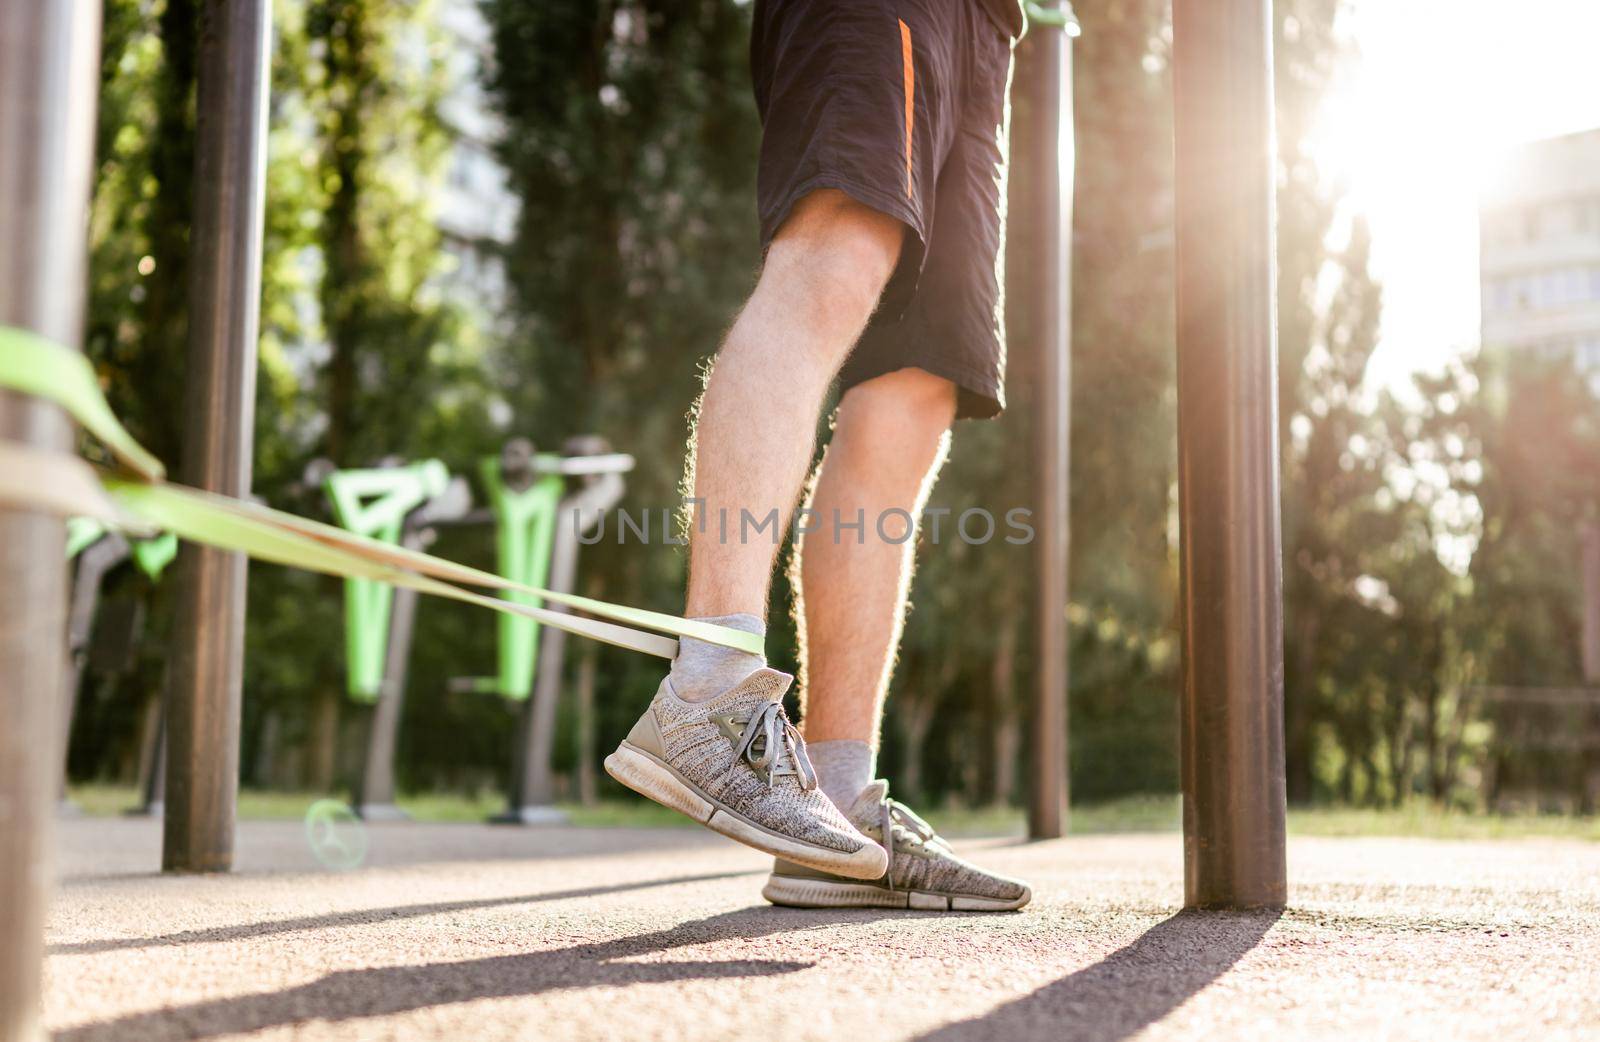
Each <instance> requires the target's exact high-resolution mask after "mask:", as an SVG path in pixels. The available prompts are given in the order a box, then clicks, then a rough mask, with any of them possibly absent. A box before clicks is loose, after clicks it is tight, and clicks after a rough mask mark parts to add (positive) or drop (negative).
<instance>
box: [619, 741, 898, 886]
mask: <svg viewBox="0 0 1600 1042" xmlns="http://www.w3.org/2000/svg"><path fill="white" fill-rule="evenodd" d="M606 773H607V774H609V775H611V777H613V778H615V779H616V780H617V781H619V782H621V783H622V784H624V785H626V786H627V787H628V788H630V789H632V790H633V791H634V792H637V793H638V794H639V795H641V796H645V797H647V798H649V799H652V800H655V801H656V802H657V803H659V804H661V805H662V806H663V807H670V808H672V809H673V810H675V811H678V812H679V813H681V814H686V815H688V816H689V817H691V818H693V819H694V820H695V821H697V822H699V823H700V824H702V825H704V826H705V827H706V828H708V829H711V830H712V831H713V832H719V833H721V834H722V835H724V836H727V837H728V838H729V839H732V840H737V841H738V842H740V843H743V844H744V845H745V846H748V847H754V848H755V849H757V850H759V851H761V852H762V853H765V854H771V855H772V856H773V857H780V858H783V859H784V860H785V861H793V862H794V863H795V864H798V865H805V866H806V867H807V868H815V869H818V870H820V871H823V872H831V873H833V874H835V875H841V876H848V877H849V878H851V879H877V878H879V877H880V876H882V875H883V874H884V873H885V872H887V871H888V870H889V857H888V855H887V854H885V853H884V851H883V848H882V847H880V846H878V845H877V844H875V843H873V844H868V845H866V846H863V847H862V848H861V849H860V850H857V851H855V852H854V853H845V852H844V851H841V850H832V849H830V848H828V847H824V846H818V845H816V844H813V843H807V842H805V841H804V840H800V839H795V838H793V837H790V836H781V835H779V834H777V833H776V832H773V831H771V830H770V829H767V828H766V827H764V826H762V825H758V824H756V823H755V822H753V821H750V820H748V819H746V818H744V817H743V816H741V815H739V814H738V813H736V812H734V811H732V810H729V809H728V808H727V807H724V806H723V805H722V804H720V803H718V802H717V801H716V800H714V799H712V798H711V797H709V796H707V795H705V794H704V793H702V792H700V791H699V790H698V789H696V788H695V787H694V786H693V785H692V784H691V783H690V782H689V781H688V780H687V779H685V778H684V777H683V776H682V775H680V774H678V772H677V771H674V770H673V769H672V768H671V767H670V766H668V765H667V764H665V763H662V762H661V761H660V760H658V759H656V758H655V757H654V756H651V755H650V754H649V753H647V752H645V751H644V750H643V749H640V748H638V747H636V746H632V745H629V744H628V743H627V742H623V743H622V744H621V745H619V746H617V751H616V752H614V753H612V754H611V755H610V756H607V757H606Z"/></svg>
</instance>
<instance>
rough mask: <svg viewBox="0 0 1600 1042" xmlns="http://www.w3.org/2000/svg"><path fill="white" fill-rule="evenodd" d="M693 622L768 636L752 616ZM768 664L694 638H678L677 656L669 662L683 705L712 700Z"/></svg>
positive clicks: (704, 618)
mask: <svg viewBox="0 0 1600 1042" xmlns="http://www.w3.org/2000/svg"><path fill="white" fill-rule="evenodd" d="M691 621H693V622H709V623H712V624H713V625H717V626H726V627H728V628H729V629H735V630H743V631H744V632H745V633H758V634H760V635H761V636H763V637H764V636H766V634H767V624H766V623H764V622H762V621H761V620H760V619H758V618H756V617H755V616H754V615H747V614H745V613H743V612H740V613H739V614H737V615H702V616H700V617H699V618H696V619H692V620H691ZM766 664H767V660H766V659H765V658H764V657H762V656H760V655H755V654H752V653H750V652H748V651H740V650H739V649H737V648H725V647H723V646H722V645H721V644H709V643H707V642H706V641H703V640H695V639H694V638H693V637H680V638H679V639H678V657H677V658H675V659H673V660H672V674H671V680H672V690H674V691H676V692H677V693H678V697H679V698H681V699H683V700H684V701H686V702H703V701H705V700H706V699H708V698H715V697H716V696H718V695H720V694H722V693H723V692H724V691H727V690H729V689H731V688H733V687H734V686H736V685H737V684H738V683H739V682H740V681H741V680H743V679H744V678H745V677H747V676H749V675H750V674H751V673H754V672H755V671H756V670H758V669H760V668H761V667H762V666H765V665H766Z"/></svg>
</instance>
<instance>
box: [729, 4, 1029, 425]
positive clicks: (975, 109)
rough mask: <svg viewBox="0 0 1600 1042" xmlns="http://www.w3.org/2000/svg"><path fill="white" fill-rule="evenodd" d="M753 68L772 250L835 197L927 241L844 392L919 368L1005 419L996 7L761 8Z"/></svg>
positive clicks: (1001, 62) (912, 246)
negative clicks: (794, 223) (807, 207)
mask: <svg viewBox="0 0 1600 1042" xmlns="http://www.w3.org/2000/svg"><path fill="white" fill-rule="evenodd" d="M750 64H751V70H752V72H753V74H754V79H755V88H756V104H757V107H758V108H759V110H760V112H761V123H762V139H761V165H760V171H759V175H758V181H757V199H758V202H759V205H760V210H761V245H762V249H763V250H764V249H766V247H767V246H768V245H770V244H771V242H772V239H773V236H775V235H776V234H777V232H778V228H779V227H780V226H781V225H782V224H783V222H784V220H785V219H786V218H787V217H788V216H789V212H790V210H792V209H793V208H794V205H795V204H796V203H797V202H799V200H800V199H801V198H803V197H804V196H805V195H806V194H808V193H810V192H812V191H815V190H816V189H819V188H834V189H838V190H839V191H842V192H844V193H845V194H847V195H849V196H851V197H852V198H854V199H855V200H857V201H858V202H861V203H864V204H866V205H867V206H870V207H872V208H873V209H874V210H877V211H879V212H881V213H884V214H887V215H889V216H891V217H894V218H896V219H897V220H899V221H901V222H903V223H904V224H905V225H906V227H907V228H909V229H910V231H911V234H910V235H908V236H906V242H905V246H904V248H903V249H902V251H901V256H900V263H899V266H898V267H897V268H896V270H895V273H894V275H893V276H892V277H891V278H890V280H889V284H888V286H887V288H886V289H885V290H884V294H883V300H882V301H881V302H880V304H879V307H878V310H877V313H876V314H874V315H873V317H872V320H871V322H870V323H869V324H868V326H867V329H866V332H865V333H863V334H862V337H861V341H860V343H858V344H857V345H856V348H855V351H854V352H853V353H852V354H851V356H850V358H849V360H848V361H847V362H846V363H845V365H844V369H843V371H842V372H841V374H840V381H841V384H842V386H843V387H844V389H846V390H848V389H849V388H850V387H852V386H854V385H855V384H858V383H861V382H862V381H864V380H870V379H872V378H873V377H875V376H881V375H883V374H884V373H889V372H893V371H895V370H897V369H904V368H907V367H913V366H914V367H916V368H919V369H924V370H927V371H928V372H930V373H933V374H934V375H936V376H942V377H945V378H946V379H948V380H950V381H952V382H954V383H955V384H956V385H957V387H958V388H959V389H960V395H959V405H958V412H957V415H959V416H971V417H987V416H995V415H998V414H999V412H1000V411H1001V410H1002V409H1003V408H1004V407H1005V389H1004V380H1005V364H1006V347H1005V327H1004V314H1003V310H1004V296H1003V294H1002V291H1001V284H1002V279H1003V276H1004V252H1005V205H1006V134H1007V123H1008V120H1009V116H1010V107H1009V105H1008V104H1007V97H1006V95H1007V92H1008V89H1009V86H1010V82H1011V38H1010V36H1009V35H1007V34H1006V33H1005V32H1002V31H1001V30H1000V29H999V28H998V27H997V26H996V25H995V24H994V22H993V21H992V20H991V19H990V17H989V16H988V15H987V14H986V13H985V11H984V9H983V5H982V2H981V0H756V7H755V28H754V32H753V33H752V35H751V40H750Z"/></svg>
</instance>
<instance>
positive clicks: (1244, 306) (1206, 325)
mask: <svg viewBox="0 0 1600 1042" xmlns="http://www.w3.org/2000/svg"><path fill="white" fill-rule="evenodd" d="M1172 13H1173V19H1172V21H1173V92H1174V98H1175V111H1174V115H1175V123H1176V131H1175V137H1176V156H1175V157H1176V188H1177V296H1178V312H1177V314H1178V325H1177V333H1178V511H1179V520H1180V524H1181V528H1182V540H1181V542H1182V550H1181V584H1182V603H1183V696H1182V707H1181V739H1180V741H1181V747H1182V777H1183V846H1184V900H1185V903H1186V904H1187V905H1188V906H1189V907H1191V908H1261V907H1281V906H1282V905H1283V904H1284V902H1285V900H1286V897H1287V881H1286V876H1287V870H1286V867H1285V863H1284V761H1283V606H1282V564H1281V560H1280V557H1281V552H1282V547H1281V542H1282V540H1281V535H1280V531H1279V517H1278V509H1279V507H1278V443H1277V432H1278V419H1277V385H1278V383H1277V339H1276V313H1275V299H1276V298H1275V286H1276V281H1277V280H1276V272H1275V266H1276V260H1275V256H1274V241H1273V237H1274V231H1275V229H1274V215H1273V191H1274V174H1273V163H1274V156H1273V99H1272V4H1271V0H1175V2H1174V4H1173V12H1172Z"/></svg>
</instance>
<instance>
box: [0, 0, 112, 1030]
mask: <svg viewBox="0 0 1600 1042" xmlns="http://www.w3.org/2000/svg"><path fill="white" fill-rule="evenodd" d="M99 45H100V5H99V4H88V3H82V2H79V0H33V2H31V3H24V4H0V324H5V325H11V326H17V327H20V328H24V329H31V330H34V331H35V332H38V333H40V334H42V335H44V336H47V337H50V338H51V339H53V340H56V341H58V342H60V343H63V344H70V345H73V346H76V345H77V344H78V342H79V340H80V338H81V336H82V332H83V292H84V285H85V279H84V267H85V243H86V235H85V227H86V225H87V223H88V205H89V186H90V177H91V172H92V164H93V158H94V157H93V154H92V153H93V148H94V114H95V100H96V92H97V90H98V88H99V80H98V76H97V73H98V71H99V58H100V55H99V50H100V46H99ZM0 439H5V440H8V441H18V442H24V443H27V444H28V445H31V446H34V447H37V448H46V449H60V450H62V451H69V450H70V448H71V445H72V435H71V428H70V427H69V425H68V423H67V419H66V417H65V416H64V415H63V414H62V413H61V411H60V410H59V409H57V408H56V407H55V406H53V405H47V404H45V403H43V402H41V401H38V400H37V399H33V398H27V397H24V396H22V395H15V394H9V393H6V392H0ZM66 597H67V561H66V526H65V525H64V524H63V523H62V520H61V519H60V518H57V517H47V516H45V515H43V514H38V513H35V512H32V511H28V510H14V509H8V508H3V507H0V1042H35V1040H38V1039H43V1038H44V1029H43V1027H42V1026H41V1024H40V1020H39V966H40V960H41V958H42V956H43V941H44V915H45V901H46V899H47V897H48V895H49V882H50V873H49V860H48V858H49V826H50V820H51V817H52V812H53V808H54V804H55V795H56V779H57V771H58V770H59V769H60V765H59V764H58V763H57V762H56V758H55V756H54V755H53V750H55V748H56V731H57V722H58V719H59V708H58V705H57V699H59V698H60V697H61V695H62V690H61V680H62V670H63V668H64V667H65V666H66V656H65V654H64V653H63V644H62V639H61V638H62V633H63V629H64V626H65V624H66Z"/></svg>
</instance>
